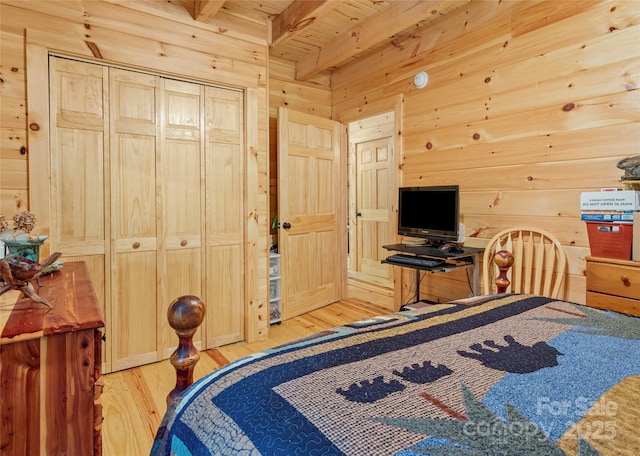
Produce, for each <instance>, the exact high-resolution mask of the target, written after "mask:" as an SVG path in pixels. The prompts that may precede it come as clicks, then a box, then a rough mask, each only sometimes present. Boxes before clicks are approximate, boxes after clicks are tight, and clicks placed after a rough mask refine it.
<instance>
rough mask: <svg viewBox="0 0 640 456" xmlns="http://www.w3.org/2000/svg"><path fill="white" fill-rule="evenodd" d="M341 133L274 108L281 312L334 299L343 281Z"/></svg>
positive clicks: (328, 123) (290, 312) (333, 126)
mask: <svg viewBox="0 0 640 456" xmlns="http://www.w3.org/2000/svg"><path fill="white" fill-rule="evenodd" d="M345 140H346V137H345V135H344V132H343V131H342V128H341V125H340V124H339V123H337V122H334V121H332V120H329V119H324V118H319V117H316V116H312V115H308V114H304V113H300V112H295V111H290V110H287V109H284V108H280V109H279V110H278V212H279V215H278V216H279V220H280V230H279V235H278V246H279V253H280V254H281V265H282V266H283V267H282V269H281V278H282V281H281V293H282V307H283V318H284V319H288V318H291V317H295V316H296V315H300V314H302V313H305V312H308V311H310V310H313V309H317V308H319V307H322V306H324V305H327V304H330V303H332V302H335V301H338V300H340V299H341V298H342V297H343V294H344V290H343V289H344V287H345V284H346V266H347V259H346V251H347V249H346V238H347V231H346V210H347V206H346V200H347V191H346V189H347V186H346V157H343V155H344V154H342V153H341V150H342V144H345V145H346V141H345Z"/></svg>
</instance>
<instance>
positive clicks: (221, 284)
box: [205, 87, 266, 348]
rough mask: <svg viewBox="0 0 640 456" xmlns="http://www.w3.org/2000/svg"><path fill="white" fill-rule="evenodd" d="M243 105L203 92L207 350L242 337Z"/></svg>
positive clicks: (222, 92) (211, 90)
mask: <svg viewBox="0 0 640 456" xmlns="http://www.w3.org/2000/svg"><path fill="white" fill-rule="evenodd" d="M243 103H244V97H243V94H242V93H241V92H236V91H231V90H226V89H219V88H215V87H206V88H205V111H206V112H205V119H206V122H205V135H206V137H205V138H206V151H205V157H206V158H205V174H206V211H207V220H206V234H207V236H206V263H207V281H206V287H207V288H206V301H205V303H206V305H207V318H206V321H205V326H206V334H207V344H206V346H207V348H211V347H217V346H220V345H224V344H228V343H232V342H237V341H240V340H243V339H244V283H245V280H244V277H245V270H244V267H245V261H244V247H243V246H244V214H245V211H244V202H243V198H244V191H243V182H244V179H243V176H244V160H243V157H244V136H243V125H244V109H243V107H244V106H243ZM265 286H266V283H265Z"/></svg>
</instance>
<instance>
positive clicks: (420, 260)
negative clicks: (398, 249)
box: [387, 253, 444, 268]
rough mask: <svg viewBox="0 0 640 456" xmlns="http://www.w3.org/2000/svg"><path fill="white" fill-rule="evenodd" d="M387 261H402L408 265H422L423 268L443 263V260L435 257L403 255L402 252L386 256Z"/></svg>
mask: <svg viewBox="0 0 640 456" xmlns="http://www.w3.org/2000/svg"><path fill="white" fill-rule="evenodd" d="M387 261H388V262H390V263H402V264H406V265H410V266H422V267H424V268H435V267H437V266H440V265H441V264H443V263H444V260H438V259H437V258H425V257H420V256H416V255H404V254H402V253H396V254H393V255H390V256H388V257H387Z"/></svg>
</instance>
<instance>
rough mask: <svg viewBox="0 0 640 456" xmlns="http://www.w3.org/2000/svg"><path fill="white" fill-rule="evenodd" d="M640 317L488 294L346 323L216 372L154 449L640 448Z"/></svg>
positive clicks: (177, 405) (183, 403) (549, 451)
mask: <svg viewBox="0 0 640 456" xmlns="http://www.w3.org/2000/svg"><path fill="white" fill-rule="evenodd" d="M638 427H640V318H636V317H630V316H626V315H622V314H618V313H614V312H605V311H600V310H596V309H592V308H588V307H584V306H581V305H577V304H572V303H568V302H564V301H557V300H552V299H549V298H544V297H539V296H529V295H512V294H506V295H492V296H484V297H477V298H470V299H465V300H460V301H454V302H452V303H447V304H438V305H435V306H432V307H429V308H428V309H425V310H422V311H419V312H400V313H396V314H392V315H387V316H381V317H377V318H372V319H369V320H365V321H361V322H357V323H354V324H351V325H346V326H341V327H338V328H334V329H332V330H329V331H325V332H322V333H319V334H317V335H316V336H314V337H310V338H306V339H304V340H300V341H297V342H295V343H291V344H288V345H286V346H282V347H279V348H276V349H272V350H268V351H265V352H262V353H257V354H255V355H252V356H250V357H247V358H244V359H241V360H238V361H236V362H234V363H232V364H230V365H227V366H225V367H223V368H220V369H218V370H216V371H215V372H212V373H211V374H209V375H208V376H207V377H205V378H203V379H201V380H200V381H198V382H197V383H195V384H194V385H193V386H192V387H191V388H190V389H189V390H187V391H186V392H185V393H184V394H183V395H182V396H181V397H180V398H178V399H177V400H175V401H174V402H173V404H172V405H171V406H170V408H169V410H168V411H167V413H166V415H165V417H164V419H163V421H162V424H161V426H160V428H159V430H158V432H157V436H156V440H155V442H154V446H153V448H152V452H151V453H152V454H153V455H209V454H211V455H283V456H294V455H301V456H302V455H304V456H312V455H354V456H375V455H396V456H417V455H424V454H431V455H434V456H437V455H458V454H460V455H462V454H464V455H467V454H474V455H476V454H479V455H483V454H495V455H499V454H505V455H506V454H509V455H556V454H557V455H562V454H572V455H575V454H580V455H592V454H611V455H630V456H631V455H634V456H635V455H637V454H640V437H638Z"/></svg>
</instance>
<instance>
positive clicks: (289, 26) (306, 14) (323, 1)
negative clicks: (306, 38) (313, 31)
mask: <svg viewBox="0 0 640 456" xmlns="http://www.w3.org/2000/svg"><path fill="white" fill-rule="evenodd" d="M339 2H340V0H294V2H293V3H291V4H290V5H289V6H288V7H287V8H286V9H284V10H283V11H282V12H281V13H280V14H278V15H277V16H276V17H275V18H274V19H273V20H272V21H271V44H272V45H276V44H280V43H282V42H284V41H286V40H288V39H291V38H292V37H293V36H295V34H296V33H298V32H300V31H301V30H303V29H304V28H305V27H307V26H308V25H311V24H313V23H314V22H315V21H316V20H320V18H321V17H322V16H323V15H324V14H326V13H327V12H328V11H331V10H332V9H333V8H335V7H336V6H338V3H339Z"/></svg>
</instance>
